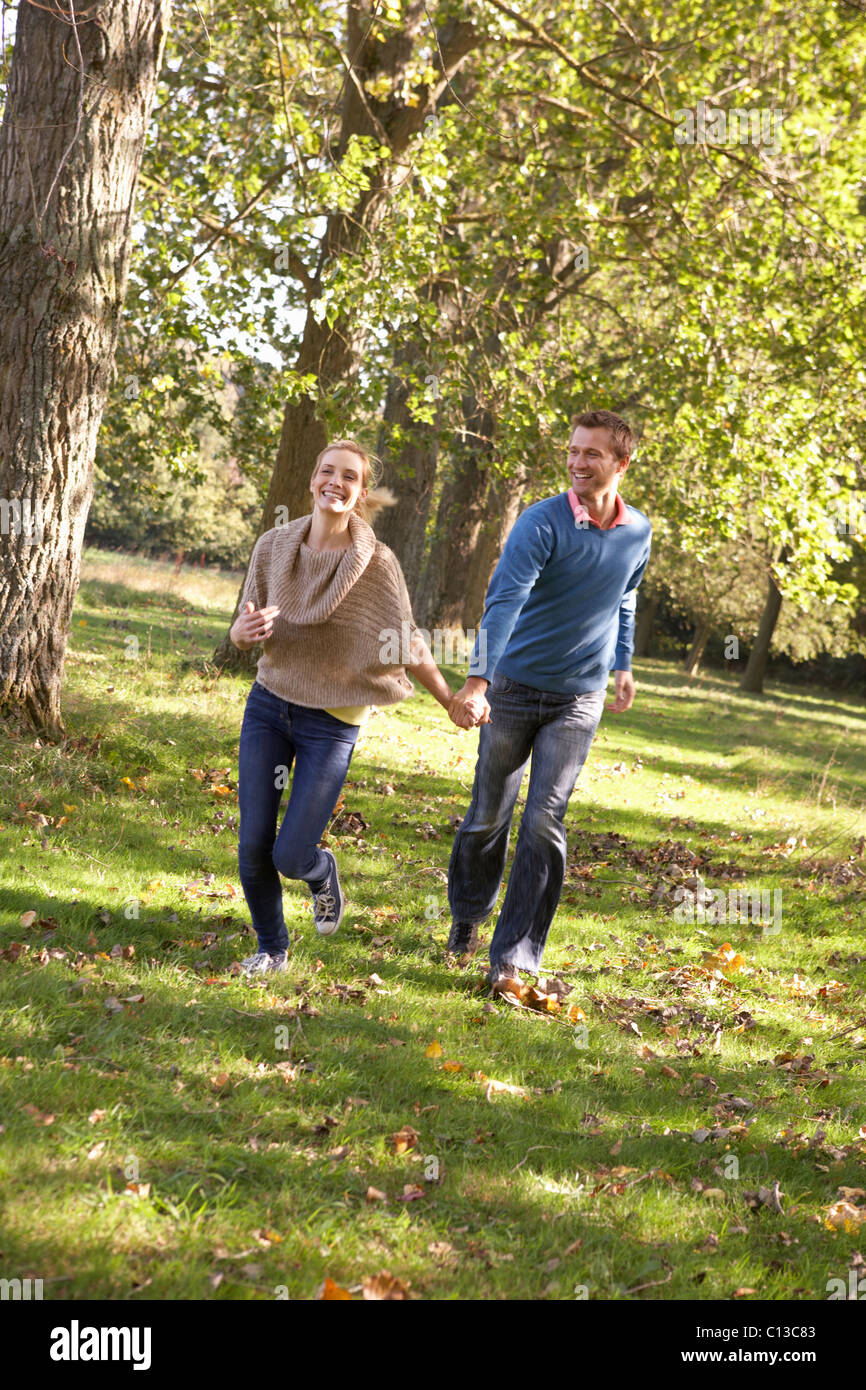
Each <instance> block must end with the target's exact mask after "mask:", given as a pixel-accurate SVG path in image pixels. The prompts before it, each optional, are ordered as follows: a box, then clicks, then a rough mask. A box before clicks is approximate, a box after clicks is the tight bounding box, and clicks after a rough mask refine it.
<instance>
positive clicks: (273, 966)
mask: <svg viewBox="0 0 866 1390" xmlns="http://www.w3.org/2000/svg"><path fill="white" fill-rule="evenodd" d="M288 961H289V957H288V952H287V951H277V952H276V953H275V954H273V955H272V954H271V952H270V951H256V953H255V955H254V956H247V958H246V960H242V961H241V970H243V972H244V974H245V975H247V976H249V977H250V978H252V976H254V975H266V974H267V972H268V971H269V970H285V969H286V966H287V965H288Z"/></svg>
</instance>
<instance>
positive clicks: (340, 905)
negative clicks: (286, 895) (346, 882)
mask: <svg viewBox="0 0 866 1390" xmlns="http://www.w3.org/2000/svg"><path fill="white" fill-rule="evenodd" d="M325 854H326V855H327V856H328V859H329V861H330V872H329V874H328V877H327V878H326V879H323V880H322V882H321V885H320V887H319V889H318V891H317V890H316V889H314V888H313V886H312V884H311V885H310V892H311V893H312V894H313V918H314V920H315V923H316V931H317V932H318V933H319V935H320V936H333V934H334V932H335V931H336V930H337V928H338V927H339V925H340V923H341V922H342V920H343V913H344V912H345V910H346V900H345V898H344V897H343V891H342V889H341V888H340V877H339V874H338V873H337V861H336V859H335V858H334V856H333V854H332V853H331V851H330V850H329V849H326V850H325Z"/></svg>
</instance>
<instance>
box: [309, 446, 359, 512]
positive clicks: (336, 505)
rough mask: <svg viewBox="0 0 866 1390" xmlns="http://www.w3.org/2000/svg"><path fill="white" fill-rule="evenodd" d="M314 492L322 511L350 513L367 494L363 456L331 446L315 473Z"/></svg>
mask: <svg viewBox="0 0 866 1390" xmlns="http://www.w3.org/2000/svg"><path fill="white" fill-rule="evenodd" d="M310 492H311V493H312V494H313V501H314V503H315V505H316V506H317V507H318V508H319V509H320V510H321V511H323V512H328V513H330V514H331V515H332V516H333V515H339V514H341V513H343V512H350V511H351V510H352V508H353V507H354V505H355V503H356V502H357V500H358V498H359V497H365V496H366V495H367V489H366V488H365V487H364V485H363V463H362V462H361V459H360V458H359V457H358V455H357V454H354V453H352V451H351V450H350V449H329V450H328V452H327V453H326V454H325V456H324V458H323V459H322V460H321V461H320V463H319V466H318V468H317V469H316V472H315V473H314V474H313V480H312V482H311V483H310Z"/></svg>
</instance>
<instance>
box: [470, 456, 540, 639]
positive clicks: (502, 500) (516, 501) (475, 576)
mask: <svg viewBox="0 0 866 1390" xmlns="http://www.w3.org/2000/svg"><path fill="white" fill-rule="evenodd" d="M528 483H529V473H528V471H527V470H526V469H521V470H520V472H519V473H515V474H513V475H512V476H511V477H508V478H504V477H501V476H499V477H497V476H496V475H494V474H490V475H489V485H488V489H487V498H486V511H487V518H486V520H485V521H484V523H483V524H482V527H481V531H480V533H479V536H478V540H477V541H476V544H475V549H474V551H473V553H472V557H471V560H470V563H469V570H468V573H467V575H466V591H465V597H464V601H463V627H464V628H477V627H478V624H479V623H480V622H481V615H482V613H483V612H484V596H485V594H486V593H487V585H488V584H489V583H490V576H491V575H492V574H493V571H494V570H495V568H496V564H497V561H498V560H499V557H500V555H501V554H502V547H503V546H504V544H505V542H506V541H507V540H508V533H509V531H510V530H511V528H512V526H513V525H514V523H515V521H516V520H517V518H518V516H519V515H520V511H521V507H522V503H523V495H524V493H525V492H526V488H527V485H528Z"/></svg>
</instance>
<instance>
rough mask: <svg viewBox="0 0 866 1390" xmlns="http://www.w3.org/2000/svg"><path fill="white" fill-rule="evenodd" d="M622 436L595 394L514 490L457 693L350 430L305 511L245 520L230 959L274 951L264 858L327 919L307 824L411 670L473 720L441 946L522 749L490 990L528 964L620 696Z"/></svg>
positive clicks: (460, 950) (320, 864)
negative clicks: (404, 647) (246, 662)
mask: <svg viewBox="0 0 866 1390" xmlns="http://www.w3.org/2000/svg"><path fill="white" fill-rule="evenodd" d="M634 445H635V439H634V435H633V434H632V431H631V429H630V428H629V426H628V425H627V424H626V422H625V421H624V420H623V419H622V418H621V417H620V416H619V415H615V414H614V413H613V412H611V411H607V410H592V411H586V412H584V413H583V414H581V415H577V416H575V417H574V419H573V420H572V428H571V437H570V440H569V446H568V455H567V461H566V465H567V470H568V475H569V479H570V487H569V488H568V489H567V491H564V492H559V493H557V494H556V495H555V496H552V497H548V498H545V499H544V500H542V501H540V502H535V503H533V504H532V505H531V506H529V507H527V509H526V510H525V511H524V512H522V513H521V515H520V516H519V517H518V519H517V521H516V522H515V524H514V526H513V527H512V530H511V533H510V535H509V537H508V540H507V541H506V544H505V546H504V548H503V551H502V555H501V557H500V560H499V563H498V564H497V566H496V569H495V570H494V573H493V576H492V578H491V580H490V584H489V586H488V589H487V594H486V597H485V602H484V614H483V617H482V620H481V625H480V628H479V632H478V637H477V640H476V643H475V647H474V650H473V653H472V657H471V660H470V665H469V675H468V677H467V680H466V683H465V684H464V685H463V687H462V688H461V689H460V690H459V691H457V693H456V694H455V693H454V692H452V690H451V688H450V686H449V685H448V683H447V681H446V680H445V678H444V676H443V675H442V673H441V671H440V670H439V668H438V666H437V665H436V663H435V662H434V660H433V658H432V656H431V654H430V650H429V648H428V647H427V644H426V642H425V641H424V639H423V637H422V636H421V634H420V633H419V632H418V630H417V628H416V626H415V623H414V620H413V618H412V610H411V604H410V600H409V594H408V592H407V589H406V583H405V580H404V578H403V573H402V570H401V569H400V565H399V563H398V561H397V558H396V556H395V555H394V554H393V553H392V551H391V550H389V549H388V547H387V546H385V545H383V544H382V543H381V542H380V541H377V540H376V537H375V534H374V532H373V529H372V526H371V524H370V523H371V521H372V519H373V518H374V516H375V514H376V512H377V511H378V510H379V508H380V507H382V506H385V505H388V504H389V502H391V501H392V500H393V499H392V498H391V494H390V493H387V492H386V491H384V490H382V489H376V488H371V487H370V483H371V481H372V478H371V473H372V464H371V460H370V457H369V456H368V454H367V453H366V452H365V451H364V450H363V449H362V448H361V446H360V445H359V444H357V443H356V442H355V441H354V440H347V439H340V440H334V441H332V442H331V443H330V444H328V445H327V446H326V447H325V448H324V449H323V450H322V452H321V454H320V455H319V457H318V459H317V460H316V466H315V469H314V470H313V475H312V478H311V480H310V492H311V493H312V496H313V510H312V514H311V515H308V516H304V517H299V518H297V519H296V520H295V521H290V522H289V523H288V524H286V525H284V526H275V527H273V528H272V529H271V530H269V531H266V532H264V534H263V535H261V536H260V537H259V538H258V540H257V541H256V544H255V547H254V549H253V553H252V557H251V560H250V565H249V569H248V572H247V578H246V583H245V585H244V590H243V594H242V596H241V603H240V612H239V615H238V617H237V619H236V620H235V622H234V624H233V626H232V629H231V638H232V641H233V642H234V644H235V646H237V647H238V648H239V649H240V650H242V651H245V650H247V649H248V648H250V647H252V646H255V645H257V644H258V643H264V646H263V654H262V656H261V657H260V658H259V661H258V667H257V673H256V680H255V681H254V682H253V685H252V688H251V690H250V692H249V695H248V696H247V700H246V705H245V709H244V717H243V723H242V726H241V734H240V746H239V754H238V801H239V807H240V834H239V847H238V863H239V872H240V879H241V886H242V888H243V891H244V896H245V898H246V901H247V905H248V907H249V910H250V914H251V918H252V924H253V927H254V928H255V931H256V935H257V938H258V949H257V950H256V952H255V953H254V954H253V955H252V956H250V957H249V958H248V959H247V960H245V961H244V962H243V963H242V964H243V970H244V973H245V974H246V975H248V976H250V977H253V976H258V975H262V974H265V973H266V972H268V971H271V970H283V969H285V967H286V962H287V948H288V944H289V934H288V931H287V929H286V924H285V921H284V918H283V896H282V888H281V884H280V874H282V875H284V876H285V877H286V878H295V879H302V880H303V881H304V882H305V883H306V884H307V885H308V886H309V888H310V890H311V892H312V896H313V917H314V920H315V924H316V929H317V931H318V932H319V933H320V934H321V935H323V936H328V935H331V934H332V933H333V932H335V931H336V930H337V928H338V927H339V925H340V922H341V920H342V917H343V912H344V909H345V899H344V896H343V890H342V887H341V884H340V879H339V874H338V870H337V861H336V859H335V856H334V854H333V853H332V851H331V850H329V849H322V848H321V847H320V845H319V840H320V839H321V836H322V835H323V833H324V831H325V829H326V827H327V825H328V823H329V821H330V819H331V817H332V815H333V811H334V806H335V803H336V801H337V798H338V796H339V794H340V791H341V789H342V786H343V783H344V781H345V778H346V774H347V772H348V768H349V763H350V761H351V757H352V753H353V751H354V747H355V743H356V740H357V738H358V735H359V732H360V729H361V726H362V725H363V724H364V722H365V721H366V719H367V717H368V715H369V711H370V706H371V705H389V704H396V703H397V702H398V701H400V700H403V699H405V698H406V696H408V695H411V694H412V690H413V687H412V684H411V682H410V680H409V679H408V676H407V674H406V673H407V670H408V671H410V672H411V674H412V675H413V676H414V677H415V679H416V680H418V681H419V682H420V683H421V684H422V685H423V686H424V687H425V688H426V689H427V690H429V691H430V693H431V694H432V695H433V697H434V698H435V699H436V700H438V702H439V704H441V705H442V706H443V708H444V709H446V710H447V711H448V714H449V717H450V718H451V719H452V720H453V722H454V723H455V724H457V725H458V726H459V727H461V728H466V729H468V728H473V727H475V726H476V725H479V726H480V730H479V741H478V761H477V763H476V768H475V781H474V785H473V788H472V799H471V801H470V804H469V809H468V811H467V812H466V815H465V816H464V819H463V822H462V824H461V826H460V828H459V830H458V831H457V834H456V837H455V840H454V846H453V849H452V851H451V861H450V864H449V870H448V903H449V907H450V911H451V930H450V934H449V938H448V946H447V949H448V950H449V951H451V952H454V953H455V954H457V955H460V956H464V955H467V954H468V955H470V956H471V955H472V954H474V952H475V950H476V949H477V945H478V928H479V926H480V925H481V923H482V922H484V921H485V920H486V918H487V917H489V916H490V914H491V913H492V911H493V908H494V906H495V904H496V899H497V897H498V895H499V889H500V886H501V883H502V878H503V874H504V871H505V861H506V856H507V852H508V841H509V833H510V829H511V819H512V815H513V812H514V805H515V801H516V799H517V793H518V791H519V789H520V784H521V781H522V778H523V773H524V771H525V769H526V765H527V763H528V762H529V760H530V757H531V759H532V764H531V769H530V775H529V787H528V792H527V797H526V805H525V808H524V811H523V817H522V820H521V824H520V830H519V833H518V836H517V843H516V847H515V852H514V860H513V863H512V868H511V874H510V876H509V881H508V887H507V890H506V893H505V897H504V900H503V903H502V907H501V909H500V912H499V916H498V919H497V922H496V928H495V931H494V933H493V938H492V940H491V943H490V971H489V975H488V979H489V981H490V984H491V987H492V989H493V991H494V993H495V992H497V990H498V989H499V988H501V987H502V985H503V984H504V982H505V981H506V980H508V979H513V978H514V977H516V976H518V972H519V971H521V970H525V971H529V972H532V973H534V974H535V973H538V971H539V970H540V968H541V957H542V953H543V951H544V945H545V942H546V940H547V935H548V932H549V930H550V926H551V923H552V921H553V917H554V913H555V912H556V907H557V904H558V902H559V897H560V893H561V891H562V883H563V878H564V874H565V853H566V837H565V829H564V824H563V823H564V818H565V812H566V809H567V807H568V801H569V798H570V796H571V793H572V791H573V789H574V785H575V783H576V781H577V778H578V776H579V773H580V769H581V768H582V766H583V764H584V762H585V760H586V757H587V754H588V752H589V748H590V745H591V743H592V740H593V737H594V735H595V731H596V728H597V726H598V722H599V720H600V718H601V714H602V709H603V707H604V700H605V692H606V689H607V683H608V676H609V673H610V671H611V670H613V672H614V678H615V696H614V700H613V702H612V703H611V704H610V705H609V706H608V708H609V709H610V710H612V711H614V712H615V713H620V712H622V711H624V710H627V709H628V708H629V707H630V705H631V704H632V701H633V699H634V680H633V678H632V674H631V653H632V648H633V638H634V609H635V596H636V589H637V585H638V583H639V582H640V579H641V577H642V575H643V572H644V570H645V569H646V566H647V562H648V560H649V555H650V539H651V527H650V523H649V521H648V519H647V517H646V516H645V515H644V514H643V512H640V511H637V510H636V509H635V508H634V507H628V506H626V505H625V503H624V502H623V500H622V498H621V497H620V495H619V492H618V485H619V483H620V480H621V479H622V477H623V475H624V473H625V471H626V469H627V468H628V465H629V460H630V457H631V454H632V452H633V449H634ZM403 624H408V633H409V636H410V652H409V654H410V656H411V658H412V660H411V661H408V662H406V664H405V665H395V664H393V663H391V664H389V663H388V662H387V661H383V659H382V658H383V655H387V654H388V653H389V651H390V646H384V645H383V642H384V640H385V638H386V637H387V635H388V634H391V633H394V632H395V631H396V632H406V631H407V628H406V627H404V626H403ZM403 654H404V655H405V653H403ZM292 768H293V769H294V770H293V772H292V781H291V793H290V796H289V800H288V805H287V807H286V811H285V814H284V816H283V819H282V823H281V824H280V826H279V829H277V819H278V814H279V808H280V802H281V799H282V794H283V790H284V789H285V788H286V786H288V783H289V772H290V771H291V770H292Z"/></svg>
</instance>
